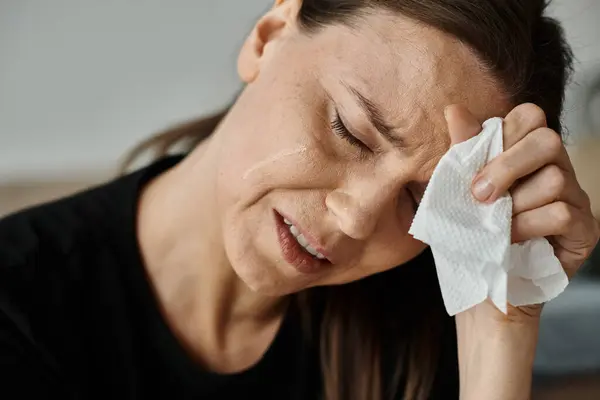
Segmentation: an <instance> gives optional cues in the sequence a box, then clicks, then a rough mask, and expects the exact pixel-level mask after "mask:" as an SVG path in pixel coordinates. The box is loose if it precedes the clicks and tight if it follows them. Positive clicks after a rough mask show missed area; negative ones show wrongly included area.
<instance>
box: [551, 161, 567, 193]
mask: <svg viewBox="0 0 600 400" xmlns="http://www.w3.org/2000/svg"><path fill="white" fill-rule="evenodd" d="M546 175H547V177H546V182H547V185H548V186H549V190H550V192H551V193H552V195H553V196H555V197H558V196H559V195H560V194H562V193H563V192H564V190H565V189H566V187H567V176H566V174H565V172H564V171H563V170H562V169H560V167H558V166H557V165H554V164H552V165H549V166H547V167H546Z"/></svg>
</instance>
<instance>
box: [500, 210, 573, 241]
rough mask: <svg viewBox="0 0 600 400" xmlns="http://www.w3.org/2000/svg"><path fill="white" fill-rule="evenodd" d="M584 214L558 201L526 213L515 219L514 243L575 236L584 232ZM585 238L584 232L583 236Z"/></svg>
mask: <svg viewBox="0 0 600 400" xmlns="http://www.w3.org/2000/svg"><path fill="white" fill-rule="evenodd" d="M583 220H585V218H584V213H583V212H582V211H581V210H578V209H577V208H575V207H573V206H571V205H569V204H567V203H565V202H562V201H557V202H554V203H551V204H547V205H545V206H543V207H540V208H536V209H533V210H530V211H525V212H523V213H521V214H518V215H516V216H515V217H513V222H512V242H513V243H520V242H525V241H527V240H531V239H534V238H541V237H548V236H566V235H569V236H573V231H576V230H583V228H582V227H581V226H577V224H581V221H583ZM575 236H584V235H583V232H582V233H581V235H575Z"/></svg>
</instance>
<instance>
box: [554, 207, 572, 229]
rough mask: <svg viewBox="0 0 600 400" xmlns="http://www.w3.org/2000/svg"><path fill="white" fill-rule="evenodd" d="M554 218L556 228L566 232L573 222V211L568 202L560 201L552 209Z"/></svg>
mask: <svg viewBox="0 0 600 400" xmlns="http://www.w3.org/2000/svg"><path fill="white" fill-rule="evenodd" d="M552 219H553V220H554V223H555V225H556V228H557V229H558V230H559V231H561V232H564V230H565V229H567V228H568V227H569V226H570V225H571V223H572V222H573V212H572V211H571V208H570V207H569V206H568V205H567V203H563V202H559V203H556V204H555V206H554V207H553V209H552Z"/></svg>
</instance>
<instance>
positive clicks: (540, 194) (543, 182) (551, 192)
mask: <svg viewBox="0 0 600 400" xmlns="http://www.w3.org/2000/svg"><path fill="white" fill-rule="evenodd" d="M511 194H512V198H513V215H516V214H520V213H522V212H525V211H529V210H533V209H535V208H538V207H542V206H545V205H547V204H550V203H554V202H556V201H562V202H565V203H568V204H571V205H572V206H574V207H576V208H578V209H580V210H584V209H586V208H588V207H589V197H588V196H587V194H586V193H585V192H584V191H583V190H582V189H581V187H580V186H579V184H578V183H577V180H575V179H574V178H573V177H572V175H571V174H570V173H568V172H566V171H565V170H563V169H562V168H560V167H558V166H557V165H555V164H550V165H547V166H545V167H543V168H542V169H541V170H539V171H537V172H535V173H534V174H533V175H531V176H529V177H528V178H527V179H526V180H523V181H522V182H521V183H519V184H518V185H517V186H516V187H515V188H514V189H513V190H512V191H511Z"/></svg>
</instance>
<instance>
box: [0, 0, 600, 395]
mask: <svg viewBox="0 0 600 400" xmlns="http://www.w3.org/2000/svg"><path fill="white" fill-rule="evenodd" d="M543 12H544V2H543V1H541V0H539V1H538V0H536V1H533V0H512V1H503V2H495V1H492V0H477V1H474V0H462V1H460V0H453V1H450V0H435V1H434V0H430V1H423V0H419V1H412V0H385V1H384V0H382V1H378V2H374V1H368V0H364V1H360V0H347V1H335V0H305V1H300V0H288V1H285V2H280V1H279V2H277V4H276V5H275V7H273V9H272V10H270V11H269V12H267V13H266V15H264V16H263V17H262V18H261V19H260V20H259V21H258V22H257V24H256V26H255V28H254V30H253V31H252V33H251V34H250V35H249V37H248V39H247V41H246V43H245V44H244V46H243V48H242V50H241V53H240V56H239V61H238V70H239V74H240V77H241V78H242V80H243V81H244V82H245V83H246V87H245V89H244V90H243V92H242V93H241V94H240V96H239V98H238V99H237V100H236V101H235V104H234V105H233V106H232V107H231V109H230V110H229V111H228V112H227V113H223V115H222V117H223V118H222V120H221V115H217V116H214V117H213V118H211V119H208V120H204V121H200V122H194V123H191V124H188V125H185V126H183V127H181V128H179V129H176V130H174V131H172V132H169V133H167V134H165V135H162V136H160V137H159V138H158V139H156V140H155V141H154V142H150V143H151V144H156V145H157V146H158V148H161V147H162V148H163V149H165V148H168V147H169V146H170V142H172V141H174V140H175V139H176V141H177V142H179V141H185V140H191V141H192V143H193V146H192V147H193V150H191V151H190V152H189V154H187V155H185V156H169V157H161V158H160V159H159V160H157V161H156V162H154V163H153V164H152V165H150V166H148V167H146V168H144V169H141V170H139V171H136V172H133V173H131V174H128V175H126V176H124V177H122V178H120V179H118V180H115V181H113V182H110V183H108V184H106V185H103V186H101V187H98V188H95V189H93V190H90V191H87V192H85V193H81V194H78V195H76V196H73V197H70V198H67V199H63V200H61V201H58V202H55V203H53V204H46V205H43V206H41V207H37V208H35V209H30V210H27V211H23V212H21V213H18V214H16V215H13V216H11V217H9V218H7V219H5V220H4V221H3V222H2V223H1V225H0V238H1V242H0V243H2V247H1V252H0V265H1V268H2V269H1V270H0V271H1V274H2V276H1V280H0V282H1V285H2V289H1V292H0V293H2V297H1V299H2V301H1V303H0V310H2V313H1V314H0V316H1V318H2V319H1V320H0V326H1V328H0V331H1V332H2V336H1V339H0V343H1V348H2V354H3V356H2V374H1V375H0V376H2V380H3V387H13V388H15V389H18V390H19V392H18V393H19V398H28V396H29V395H31V396H32V397H33V396H34V395H37V396H38V398H39V396H40V395H42V397H46V396H48V397H49V396H54V395H60V396H62V398H73V397H76V398H96V397H98V398H128V399H134V398H147V397H151V396H157V397H162V398H195V399H213V398H214V399H229V398H239V397H240V396H250V397H256V398H269V399H271V398H273V399H311V398H327V399H365V400H366V399H392V398H393V399H399V398H411V399H412V398H417V399H423V398H442V399H451V398H456V397H458V395H459V387H460V398H461V399H525V398H528V396H529V391H530V377H531V372H532V371H531V369H532V361H533V356H534V351H535V343H536V337H537V328H538V323H539V317H540V313H541V308H542V306H541V305H536V306H530V307H523V308H514V307H513V308H511V309H510V310H509V314H508V317H505V316H504V314H502V313H500V312H499V311H498V310H497V309H495V308H494V307H493V306H492V305H490V304H487V303H483V304H481V305H479V306H476V307H475V308H473V309H471V310H469V311H467V312H465V313H462V314H460V315H459V316H457V317H456V320H455V321H454V320H453V319H450V318H448V317H447V316H446V315H445V314H444V308H443V304H442V303H441V296H440V293H439V289H438V286H437V281H436V275H435V269H434V266H433V262H432V257H431V255H430V253H429V252H428V251H427V250H426V247H425V245H424V244H422V243H419V242H417V241H416V240H414V239H413V238H412V237H411V236H410V235H409V234H408V228H409V225H410V223H411V221H412V217H413V215H414V211H415V208H416V207H417V206H418V203H419V200H420V196H421V195H422V193H423V190H424V187H425V185H426V184H427V181H428V179H429V177H430V176H431V173H432V171H433V169H434V168H435V166H436V164H437V162H438V161H439V159H440V158H441V156H442V155H443V154H444V153H445V152H446V151H447V150H448V148H449V146H450V145H452V144H455V143H458V142H461V141H464V140H467V139H469V138H470V137H473V136H474V135H477V134H478V133H479V132H480V131H481V123H482V122H483V121H484V120H486V119H487V118H490V117H493V116H501V117H504V118H505V142H506V143H505V145H506V151H505V152H504V153H503V154H502V155H501V156H500V157H498V158H497V159H496V160H495V161H493V162H492V163H490V164H489V165H488V166H487V167H486V168H485V169H483V170H482V171H481V173H480V174H479V175H478V177H477V179H475V180H474V184H473V192H474V195H475V196H476V197H477V198H478V199H480V200H481V201H487V202H493V201H494V200H495V199H497V198H498V196H500V195H501V194H502V193H505V192H506V191H507V190H511V191H512V194H513V197H514V208H515V210H514V214H515V215H514V221H513V225H514V232H513V240H514V241H516V242H520V241H524V240H527V239H530V238H533V237H543V236H546V237H549V238H550V240H551V242H552V244H553V245H554V247H555V251H556V254H557V256H558V257H559V258H560V260H561V262H562V263H563V265H564V267H565V269H566V270H567V272H568V273H569V274H573V273H575V271H576V270H577V269H578V267H579V265H580V264H581V263H582V261H583V260H584V259H585V258H586V257H587V256H588V254H589V253H590V251H591V249H592V248H593V247H594V244H595V243H596V241H597V239H598V227H597V224H596V223H595V222H594V219H593V218H592V216H591V213H590V210H589V201H588V199H587V196H586V195H585V193H584V192H583V191H582V190H581V189H580V188H579V185H578V183H577V180H576V179H575V177H574V174H573V173H572V168H571V166H570V163H569V159H568V157H567V155H566V153H565V149H564V148H563V146H562V143H561V140H560V136H559V133H560V123H559V120H560V114H561V110H562V103H563V91H564V88H565V84H566V80H567V73H568V70H569V67H570V53H569V50H568V48H567V47H566V45H565V43H564V41H563V36H562V33H561V30H560V29H559V26H558V25H557V24H556V22H554V21H553V20H551V19H548V18H547V17H544V16H543ZM531 103H535V104H536V105H533V104H531ZM213 128H214V129H213ZM213 130H214V132H213ZM211 132H212V133H211ZM396 266H398V267H397V268H394V267H396ZM457 348H458V351H457ZM457 356H458V357H457ZM459 376H460V379H459ZM459 381H460V385H459ZM9 398H10V396H9Z"/></svg>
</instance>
